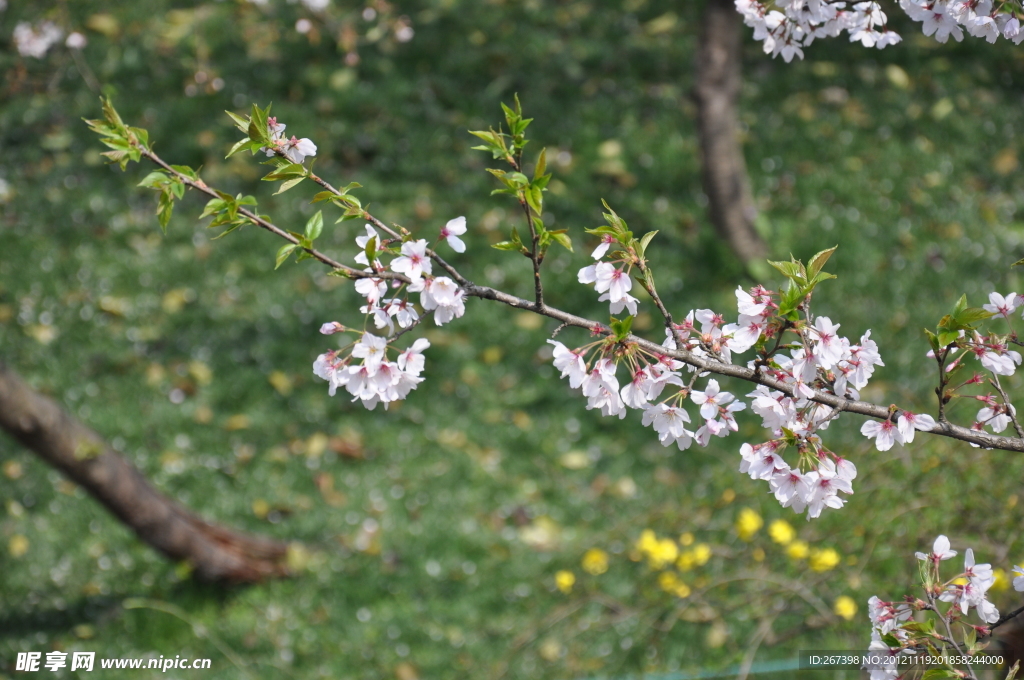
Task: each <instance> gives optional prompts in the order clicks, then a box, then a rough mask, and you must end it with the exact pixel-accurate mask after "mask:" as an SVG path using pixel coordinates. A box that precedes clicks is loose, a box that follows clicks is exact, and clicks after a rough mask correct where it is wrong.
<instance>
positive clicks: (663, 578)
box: [658, 571, 691, 597]
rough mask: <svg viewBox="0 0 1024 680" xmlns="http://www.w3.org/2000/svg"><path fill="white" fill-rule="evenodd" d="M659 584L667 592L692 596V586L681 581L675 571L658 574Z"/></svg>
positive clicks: (679, 595) (678, 595) (681, 595)
mask: <svg viewBox="0 0 1024 680" xmlns="http://www.w3.org/2000/svg"><path fill="white" fill-rule="evenodd" d="M658 585H659V586H661V589H662V590H664V591H665V592H666V593H672V594H673V595H676V596H677V597H689V596H690V592H691V591H690V586H688V585H686V584H685V583H683V582H682V581H680V580H679V577H678V576H676V573H675V572H674V571H663V572H661V573H660V574H658Z"/></svg>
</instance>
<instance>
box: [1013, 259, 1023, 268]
mask: <svg viewBox="0 0 1024 680" xmlns="http://www.w3.org/2000/svg"><path fill="white" fill-rule="evenodd" d="M1022 264H1024V259H1021V260H1017V261H1016V262H1014V263H1013V264H1011V265H1010V266H1011V267H1019V266H1020V265H1022Z"/></svg>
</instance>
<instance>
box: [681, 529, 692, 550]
mask: <svg viewBox="0 0 1024 680" xmlns="http://www.w3.org/2000/svg"><path fill="white" fill-rule="evenodd" d="M679 545H681V546H683V547H686V546H688V545H693V534H691V533H690V532H689V531H687V532H686V533H684V534H682V535H681V536H679Z"/></svg>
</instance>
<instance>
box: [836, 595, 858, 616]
mask: <svg viewBox="0 0 1024 680" xmlns="http://www.w3.org/2000/svg"><path fill="white" fill-rule="evenodd" d="M832 610H833V611H834V612H835V613H836V615H838V616H841V617H843V618H844V619H846V620H847V621H852V620H853V617H854V616H856V615H857V603H856V602H854V601H853V598H852V597H849V596H847V595H840V596H839V597H837V598H836V601H835V604H833V605H832Z"/></svg>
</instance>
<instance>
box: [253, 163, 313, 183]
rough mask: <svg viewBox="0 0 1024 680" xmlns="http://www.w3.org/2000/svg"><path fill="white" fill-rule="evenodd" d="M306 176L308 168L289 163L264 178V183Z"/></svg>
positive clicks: (299, 164)
mask: <svg viewBox="0 0 1024 680" xmlns="http://www.w3.org/2000/svg"><path fill="white" fill-rule="evenodd" d="M296 176H301V177H305V176H306V168H305V167H303V166H302V164H301V163H288V164H287V165H283V166H280V167H279V168H278V169H277V170H274V171H273V172H270V173H269V174H267V175H265V176H264V177H263V181H264V182H273V181H275V180H279V179H285V178H287V177H296Z"/></svg>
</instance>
